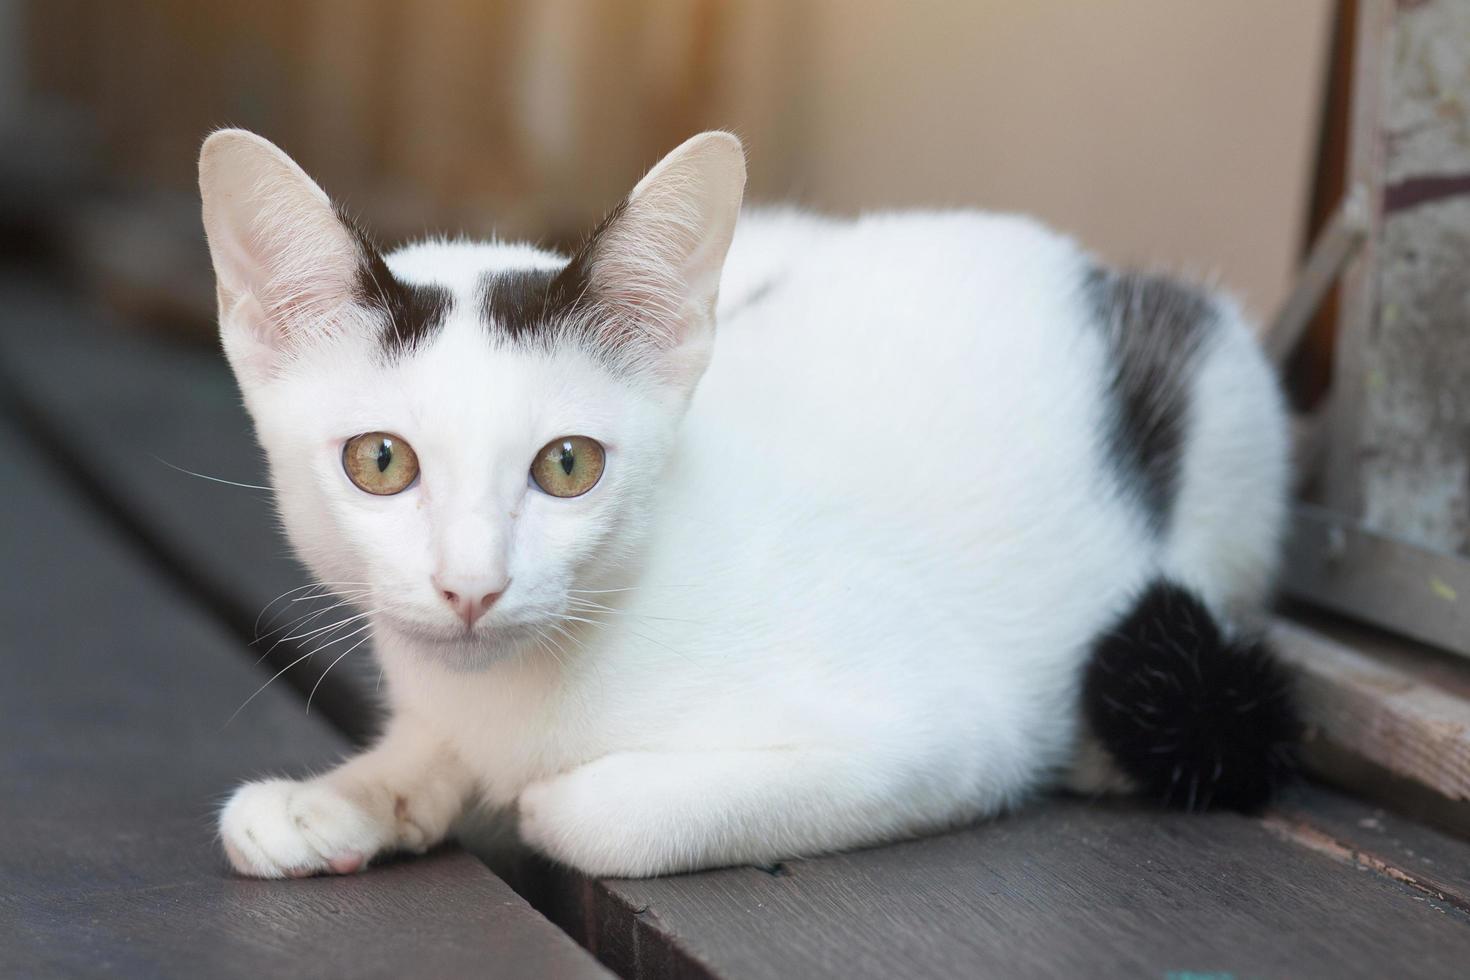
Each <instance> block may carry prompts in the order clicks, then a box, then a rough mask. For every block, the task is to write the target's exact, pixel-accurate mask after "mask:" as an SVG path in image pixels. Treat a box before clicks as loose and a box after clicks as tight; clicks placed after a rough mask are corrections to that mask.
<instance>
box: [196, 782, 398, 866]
mask: <svg viewBox="0 0 1470 980" xmlns="http://www.w3.org/2000/svg"><path fill="white" fill-rule="evenodd" d="M219 832H220V839H221V840H222V841H223V842H224V846H225V854H226V855H228V856H229V859H230V864H231V865H233V866H234V868H235V870H236V871H238V872H239V873H240V874H243V875H249V876H251V877H253V878H300V877H305V876H306V875H312V874H320V873H323V872H332V873H335V874H351V873H352V872H354V871H358V870H360V869H362V868H363V867H365V866H366V865H367V862H368V861H369V860H370V859H371V858H372V857H373V855H375V854H376V853H378V851H379V850H381V849H382V848H383V846H384V843H385V841H384V836H385V835H384V833H383V831H382V828H380V827H378V826H377V824H376V823H375V822H374V821H373V820H372V818H371V817H370V816H369V815H368V814H367V813H366V812H364V811H363V810H362V808H361V807H359V806H358V805H357V804H355V803H353V802H352V801H351V800H349V799H347V798H346V797H345V796H343V795H342V794H340V793H338V792H337V791H336V790H333V789H331V788H330V787H328V786H325V785H323V784H321V783H299V782H295V781H293V780H289V779H270V780H266V781H264V782H259V783H247V784H245V785H244V786H241V787H240V788H239V789H237V790H236V791H235V795H234V796H232V797H230V802H229V803H227V804H225V808H224V811H223V812H222V813H221V814H220V820H219Z"/></svg>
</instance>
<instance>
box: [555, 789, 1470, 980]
mask: <svg viewBox="0 0 1470 980" xmlns="http://www.w3.org/2000/svg"><path fill="white" fill-rule="evenodd" d="M1308 808H1309V809H1310V804H1308ZM1275 819H1276V821H1277V822H1276V823H1273V824H1267V823H1263V822H1261V821H1258V820H1249V819H1245V818H1241V817H1236V816H1229V815H1215V816H1199V815H1195V816H1189V815H1178V814H1163V813H1158V812H1156V811H1153V810H1150V809H1147V808H1145V807H1142V806H1135V805H1131V804H1127V803H1115V802H1098V803H1088V802H1083V801H1075V800H1071V801H1069V800H1054V801H1048V802H1046V803H1045V804H1043V805H1037V806H1034V807H1032V808H1029V809H1027V810H1024V811H1023V812H1021V813H1018V814H1016V815H1013V816H1010V817H1007V818H1004V819H1001V820H997V821H994V822H992V823H988V824H984V825H982V826H979V827H976V828H973V829H970V830H965V831H960V832H956V833H952V834H947V835H943V836H939V837H935V838H931V839H928V840H923V841H916V842H912V843H906V844H898V845H894V846H891V847H885V848H877V849H873V850H866V851H859V852H855V853H852V854H843V855H836V856H833V857H827V858H821V859H818V860H810V861H792V862H789V863H787V864H785V865H783V866H782V867H781V868H780V869H778V870H777V871H776V873H771V872H770V871H763V870H759V869H754V868H734V869H728V870H723V871H714V872H707V873H703V874H698V875H684V876H678V877H671V878H659V879H652V880H646V881H604V882H588V881H578V880H571V881H568V882H567V883H566V890H567V894H568V901H567V903H566V905H565V907H564V908H565V910H566V911H569V912H572V913H573V914H574V916H575V918H576V921H575V922H574V923H573V928H579V927H580V928H582V929H584V930H585V937H586V941H587V943H588V945H589V946H590V947H591V948H592V949H594V950H595V951H596V952H597V953H598V955H599V957H600V958H602V959H603V961H604V962H605V963H607V964H608V965H609V966H610V967H612V969H613V970H614V971H616V972H618V973H619V974H620V975H623V976H628V977H713V976H718V977H727V978H729V977H738V978H780V977H792V976H842V977H850V978H866V977H875V978H876V977H894V976H902V977H914V978H922V977H956V976H982V977H983V976H994V977H1033V976H1035V977H1057V976H1164V975H1166V974H1168V973H1169V972H1170V971H1179V972H1185V971H1199V972H1219V973H1229V974H1233V975H1235V976H1253V977H1254V976H1260V977H1288V976H1290V977H1296V976H1322V977H1329V976H1332V977H1347V976H1381V975H1386V974H1395V975H1413V976H1445V977H1450V976H1462V975H1463V965H1464V963H1465V962H1466V961H1467V958H1470V926H1467V923H1466V921H1465V919H1464V918H1463V916H1462V915H1461V914H1460V912H1459V910H1458V906H1457V904H1456V903H1455V902H1452V901H1449V900H1448V899H1446V900H1444V901H1440V900H1438V899H1435V900H1434V901H1433V902H1431V901H1430V900H1429V898H1430V897H1429V895H1428V894H1427V893H1426V892H1425V891H1424V890H1423V888H1421V887H1420V886H1419V883H1418V882H1417V881H1415V882H1411V881H1405V880H1401V879H1396V878H1394V877H1393V876H1391V875H1388V874H1385V873H1383V872H1382V869H1380V868H1378V867H1376V866H1374V867H1372V869H1371V870H1373V871H1374V872H1376V873H1371V874H1365V873H1363V872H1362V871H1360V870H1359V869H1358V866H1357V865H1356V864H1353V863H1351V862H1344V861H1343V859H1342V857H1341V855H1340V854H1336V853H1333V854H1328V853H1324V852H1323V850H1322V848H1320V847H1318V846H1315V845H1316V844H1317V843H1318V841H1317V839H1316V838H1313V840H1312V841H1311V843H1310V844H1307V843H1306V842H1304V841H1303V840H1301V839H1299V837H1300V835H1299V834H1298V835H1297V836H1295V837H1294V836H1293V835H1291V834H1284V833H1282V832H1281V829H1280V823H1281V821H1283V820H1286V819H1290V818H1286V817H1277V818H1275ZM1305 826H1307V827H1309V828H1311V829H1312V830H1313V831H1314V833H1315V834H1317V835H1318V836H1319V837H1327V838H1329V839H1333V838H1332V837H1331V833H1330V832H1329V831H1325V830H1320V829H1318V828H1317V827H1316V825H1314V824H1311V823H1307V824H1305ZM1344 846H1345V847H1347V848H1348V849H1349V850H1350V851H1351V850H1353V849H1355V848H1358V845H1356V844H1351V843H1350V844H1347V845H1344ZM1364 853H1366V851H1364ZM1365 867H1366V865H1365ZM1384 867H1396V865H1393V864H1392V862H1387V861H1386V862H1384ZM1455 894H1456V895H1457V896H1458V895H1459V894H1460V893H1459V892H1455ZM1436 909H1438V910H1439V911H1436Z"/></svg>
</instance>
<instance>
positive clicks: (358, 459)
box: [342, 432, 419, 497]
mask: <svg viewBox="0 0 1470 980" xmlns="http://www.w3.org/2000/svg"><path fill="white" fill-rule="evenodd" d="M342 468H343V469H344V470H346V471H347V478H348V479H349V480H351V481H352V482H353V483H355V484H357V486H358V489H360V490H366V491H367V492H368V493H372V494H377V495H378V496H380V497H387V496H391V495H393V494H395V493H402V492H403V491H405V490H407V489H408V488H409V487H410V486H412V485H413V481H414V480H416V479H417V478H418V475H419V458H418V455H417V454H415V453H414V451H413V447H412V446H410V445H409V444H408V443H406V442H404V441H403V440H402V439H400V438H398V437H397V436H395V435H393V434H392V433H390V432H364V433H363V434H362V435H360V436H353V437H352V438H351V439H348V440H347V444H346V445H344V446H343V447H342Z"/></svg>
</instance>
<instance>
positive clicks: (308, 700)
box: [306, 630, 382, 714]
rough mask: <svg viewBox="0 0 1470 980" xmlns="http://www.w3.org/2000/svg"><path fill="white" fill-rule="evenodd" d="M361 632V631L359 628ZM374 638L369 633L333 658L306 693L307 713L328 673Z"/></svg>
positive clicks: (309, 711) (309, 712)
mask: <svg viewBox="0 0 1470 980" xmlns="http://www.w3.org/2000/svg"><path fill="white" fill-rule="evenodd" d="M359 632H361V631H360V630H359ZM354 635H355V634H354ZM372 638H373V634H371V633H369V634H368V635H367V636H364V637H363V638H362V639H360V640H358V641H357V642H356V643H354V644H352V646H350V647H348V648H347V649H346V650H344V651H343V652H342V654H341V656H339V657H337V659H336V660H333V661H332V662H331V663H329V664H327V669H326V670H324V671H322V676H320V677H318V678H317V679H316V683H315V684H313V685H312V686H311V692H310V693H309V694H307V695H306V713H307V714H311V699H312V698H314V697H316V689H317V688H319V687H321V686H322V681H324V680H326V679H327V675H328V674H330V673H331V672H332V668H333V667H335V666H337V665H338V664H340V663H341V662H342V660H343V658H345V657H346V656H347V655H348V654H349V653H351V652H352V651H353V650H356V649H357V648H358V647H360V646H362V645H363V644H364V643H366V642H367V641H368V640H371V639H372ZM381 676H382V675H381V674H380V675H379V677H381Z"/></svg>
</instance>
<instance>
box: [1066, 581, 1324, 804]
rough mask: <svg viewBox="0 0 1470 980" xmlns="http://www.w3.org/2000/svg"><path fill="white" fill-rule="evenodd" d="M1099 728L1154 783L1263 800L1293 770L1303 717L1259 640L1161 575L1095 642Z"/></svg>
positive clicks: (1186, 796) (1180, 793) (1184, 798)
mask: <svg viewBox="0 0 1470 980" xmlns="http://www.w3.org/2000/svg"><path fill="white" fill-rule="evenodd" d="M1082 701H1083V710H1084V712H1085V713H1086V717H1087V721H1088V723H1089V724H1090V725H1091V726H1092V730H1093V732H1094V734H1096V735H1097V737H1098V739H1099V740H1100V741H1101V742H1102V744H1103V747H1104V748H1105V749H1106V750H1107V751H1108V754H1109V755H1111V756H1112V758H1113V761H1114V762H1115V763H1117V765H1118V767H1119V768H1120V769H1122V770H1123V772H1125V773H1127V775H1128V776H1130V777H1131V778H1132V779H1133V781H1134V782H1136V783H1137V784H1138V786H1139V788H1140V789H1141V790H1142V791H1143V792H1144V793H1145V794H1147V795H1149V796H1151V797H1154V798H1156V799H1159V800H1161V801H1162V802H1163V803H1164V804H1165V805H1167V806H1174V807H1181V808H1183V809H1186V810H1203V809H1207V808H1210V807H1222V808H1225V809H1231V810H1255V809H1258V808H1259V807H1261V806H1262V805H1264V804H1265V803H1266V801H1267V800H1268V799H1269V798H1270V797H1271V794H1272V792H1273V791H1274V790H1275V789H1276V787H1277V786H1279V785H1280V784H1281V783H1282V782H1284V781H1285V780H1286V778H1287V777H1288V776H1289V775H1290V773H1291V770H1292V764H1293V761H1294V755H1295V752H1294V749H1295V744H1296V741H1297V739H1298V738H1299V737H1300V735H1301V722H1300V720H1299V719H1298V717H1297V712H1296V706H1295V703H1294V702H1293V699H1292V690H1291V679H1290V677H1289V676H1288V675H1287V673H1286V671H1285V670H1284V669H1283V668H1282V666H1281V664H1280V663H1278V662H1277V660H1276V658H1275V657H1274V656H1273V655H1272V654H1271V651H1270V650H1269V649H1267V648H1266V646H1265V645H1264V644H1262V643H1261V642H1260V641H1259V640H1250V641H1233V640H1227V639H1226V638H1225V636H1224V634H1223V633H1222V632H1221V630H1220V626H1219V624H1218V623H1216V622H1215V619H1214V617H1213V616H1212V615H1211V614H1210V611H1209V610H1208V609H1207V608H1206V607H1205V605H1204V603H1202V602H1201V601H1200V600H1199V599H1198V598H1196V597H1195V596H1194V595H1193V594H1192V593H1190V592H1189V591H1187V590H1185V589H1182V588H1179V587H1178V586H1175V585H1170V584H1168V583H1166V582H1155V583H1154V584H1153V585H1151V586H1150V587H1149V588H1148V590H1147V591H1146V592H1144V594H1143V595H1142V596H1141V597H1140V598H1139V599H1138V601H1137V602H1136V603H1135V604H1134V606H1133V608H1132V609H1131V610H1130V611H1129V612H1128V613H1127V615H1125V616H1124V617H1123V618H1122V619H1121V620H1120V621H1119V622H1118V623H1117V624H1116V625H1115V626H1114V627H1113V628H1112V629H1111V630H1109V631H1108V632H1107V633H1105V634H1103V636H1101V637H1100V638H1099V639H1098V640H1097V642H1096V644H1095V646H1094V647H1093V651H1092V658H1091V660H1090V661H1089V663H1088V665H1087V672H1086V677H1085V678H1084V681H1083V689H1082Z"/></svg>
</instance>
